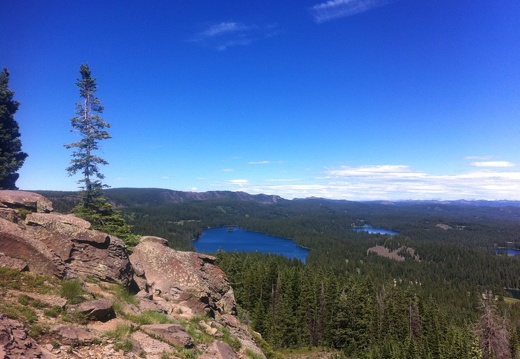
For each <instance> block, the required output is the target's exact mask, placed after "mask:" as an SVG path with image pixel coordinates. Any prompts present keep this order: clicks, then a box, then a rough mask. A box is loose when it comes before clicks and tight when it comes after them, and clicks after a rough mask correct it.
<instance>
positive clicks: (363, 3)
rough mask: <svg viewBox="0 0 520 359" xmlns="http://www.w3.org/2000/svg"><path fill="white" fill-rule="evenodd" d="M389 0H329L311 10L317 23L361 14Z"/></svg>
mask: <svg viewBox="0 0 520 359" xmlns="http://www.w3.org/2000/svg"><path fill="white" fill-rule="evenodd" d="M387 3H388V0H329V1H326V2H322V3H320V4H317V5H314V6H313V7H312V8H311V12H312V14H313V16H314V20H315V21H316V22H317V23H323V22H327V21H330V20H334V19H338V18H342V17H347V16H352V15H356V14H360V13H362V12H365V11H369V10H372V9H374V8H377V7H380V6H383V5H386V4H387Z"/></svg>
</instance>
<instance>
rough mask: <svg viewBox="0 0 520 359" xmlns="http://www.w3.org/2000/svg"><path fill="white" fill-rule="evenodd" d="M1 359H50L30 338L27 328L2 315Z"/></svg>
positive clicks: (0, 331) (0, 325)
mask: <svg viewBox="0 0 520 359" xmlns="http://www.w3.org/2000/svg"><path fill="white" fill-rule="evenodd" d="M0 358H9V359H25V358H35V359H37V358H46V359H47V358H48V357H47V356H46V355H45V354H44V353H43V352H42V349H41V348H40V346H39V345H38V344H37V343H36V342H35V341H34V340H33V339H32V338H30V337H29V335H28V332H27V329H26V328H25V326H24V325H23V324H22V323H20V322H19V321H17V320H13V319H9V318H7V316H6V315H5V314H1V313H0Z"/></svg>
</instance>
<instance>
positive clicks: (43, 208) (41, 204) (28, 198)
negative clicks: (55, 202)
mask: <svg viewBox="0 0 520 359" xmlns="http://www.w3.org/2000/svg"><path fill="white" fill-rule="evenodd" d="M0 207H4V208H13V209H25V210H28V211H31V212H40V213H49V212H52V211H53V209H52V202H51V201H49V200H48V199H47V198H45V197H44V196H42V195H39V194H37V193H33V192H25V191H12V190H5V191H0Z"/></svg>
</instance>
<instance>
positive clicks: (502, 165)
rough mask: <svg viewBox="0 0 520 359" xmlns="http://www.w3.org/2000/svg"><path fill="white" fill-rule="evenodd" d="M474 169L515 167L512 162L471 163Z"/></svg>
mask: <svg viewBox="0 0 520 359" xmlns="http://www.w3.org/2000/svg"><path fill="white" fill-rule="evenodd" d="M471 165H472V166H474V167H495V168H506V167H515V166H516V165H515V164H514V163H512V162H508V161H482V162H473V163H471Z"/></svg>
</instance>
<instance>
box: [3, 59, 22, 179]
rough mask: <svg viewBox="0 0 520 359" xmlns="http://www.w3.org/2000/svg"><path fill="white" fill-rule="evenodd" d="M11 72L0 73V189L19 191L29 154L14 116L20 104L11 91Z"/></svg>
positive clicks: (4, 70)
mask: <svg viewBox="0 0 520 359" xmlns="http://www.w3.org/2000/svg"><path fill="white" fill-rule="evenodd" d="M8 85H9V71H7V68H5V67H4V69H3V71H2V72H0V189H18V188H17V187H16V185H15V183H16V180H17V179H18V176H19V174H18V173H16V171H18V170H19V169H20V167H22V165H23V163H24V161H25V159H26V158H27V153H25V152H22V151H21V149H22V142H21V141H20V132H19V128H18V123H17V122H16V121H15V119H14V114H15V112H16V111H17V110H18V106H20V103H19V102H18V101H15V100H13V96H14V92H13V91H12V90H10V89H9V87H8Z"/></svg>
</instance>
